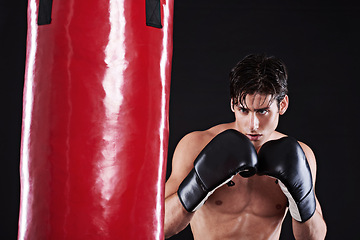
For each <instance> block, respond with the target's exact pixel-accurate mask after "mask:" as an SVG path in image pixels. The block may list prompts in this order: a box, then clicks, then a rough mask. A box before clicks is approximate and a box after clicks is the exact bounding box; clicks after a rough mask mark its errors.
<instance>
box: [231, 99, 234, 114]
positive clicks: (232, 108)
mask: <svg viewBox="0 0 360 240" xmlns="http://www.w3.org/2000/svg"><path fill="white" fill-rule="evenodd" d="M230 107H231V111H233V112H235V109H234V101H233V99H231V101H230Z"/></svg>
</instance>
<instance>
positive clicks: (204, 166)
mask: <svg viewBox="0 0 360 240" xmlns="http://www.w3.org/2000/svg"><path fill="white" fill-rule="evenodd" d="M194 135H196V134H192V136H194ZM201 135H202V136H205V138H203V139H205V140H201ZM211 138H212V136H211V135H210V136H209V134H206V132H203V133H202V134H200V140H199V139H198V140H196V139H195V141H188V140H189V137H187V138H185V139H183V140H182V141H181V143H180V144H179V145H178V147H177V150H176V151H175V152H176V153H175V154H174V156H175V159H174V162H173V163H174V165H173V166H174V169H173V173H172V176H171V177H170V178H171V179H169V181H168V182H167V185H166V189H165V197H166V199H165V235H166V237H168V236H171V235H172V234H175V233H177V232H179V231H180V230H182V229H183V228H184V227H186V225H187V224H188V223H189V222H190V220H191V218H192V216H193V212H195V211H196V210H197V209H199V208H200V207H201V206H202V205H203V204H204V203H205V201H206V200H207V199H208V197H210V195H211V194H212V193H214V191H215V190H216V189H217V188H219V187H221V186H223V185H224V184H226V183H227V182H228V181H230V180H231V179H232V178H233V177H234V176H235V175H236V174H238V173H239V174H240V175H241V176H242V177H250V176H252V175H254V174H255V173H256V164H257V155H256V151H255V148H254V146H253V144H252V143H251V142H250V140H249V139H248V138H247V137H246V136H245V135H243V134H241V133H240V132H238V131H236V130H234V129H227V130H225V131H223V132H221V133H219V134H218V135H216V136H215V137H214V138H212V139H211ZM209 139H211V141H210V142H209V143H208V144H207V145H206V146H205V147H203V145H204V143H207V142H208V141H209ZM189 143H190V144H189ZM194 146H197V147H194ZM200 149H202V150H201V152H200V154H198V152H199V151H200ZM193 156H196V158H194V157H193ZM193 159H195V161H194V160H193ZM183 165H184V166H185V167H183ZM192 166H193V167H192ZM189 169H190V170H191V171H190V172H189ZM180 181H181V183H180ZM174 191H176V192H174ZM179 203H180V204H179ZM184 210H186V211H187V212H185V211H184Z"/></svg>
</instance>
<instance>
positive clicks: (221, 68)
mask: <svg viewBox="0 0 360 240" xmlns="http://www.w3.org/2000/svg"><path fill="white" fill-rule="evenodd" d="M26 8H27V2H26V0H17V1H2V2H1V3H0V47H1V52H0V53H1V55H0V56H1V57H0V69H1V76H2V77H1V81H2V85H1V87H0V89H1V94H0V96H1V117H0V121H1V122H0V128H1V130H0V134H1V144H0V147H1V148H0V160H1V174H0V182H1V186H0V187H1V209H0V212H1V213H0V216H1V223H0V239H16V235H17V221H18V206H19V196H20V192H19V189H20V186H19V150H20V135H21V111H22V88H23V75H24V65H25V42H26ZM359 10H360V7H359V4H358V3H356V2H355V1H325V0H322V1H296V2H295V1H274V0H268V1H266V0H258V1H256V0H255V1H254V0H253V1H250V0H248V1H240V0H222V1H215V0H196V1H190V0H175V11H174V55H173V69H172V83H171V93H170V116H169V118H170V139H169V154H168V169H167V176H169V174H170V171H171V158H172V154H173V151H174V149H175V147H176V144H177V142H178V141H179V140H180V139H181V138H182V137H183V136H184V135H185V134H186V133H188V132H191V131H194V130H205V129H207V128H209V127H211V126H213V125H215V124H219V123H223V122H230V121H233V119H234V118H233V114H232V112H231V110H230V104H229V90H228V73H229V71H230V69H231V68H232V67H233V66H234V65H235V64H236V62H238V61H239V60H240V59H241V58H243V57H244V56H246V55H247V54H250V53H267V54H268V55H275V56H277V57H280V58H282V59H283V60H284V62H285V63H286V65H287V67H288V70H289V97H290V106H289V109H288V111H287V113H286V114H285V115H284V116H282V117H281V118H280V123H279V127H278V130H279V131H281V132H284V133H286V134H288V135H291V136H294V137H296V138H297V139H299V140H301V141H303V142H305V143H307V144H308V145H309V146H310V147H311V148H312V149H313V151H314V152H315V155H316V157H317V162H318V174H317V184H316V193H317V196H318V199H319V201H320V203H321V205H322V208H323V212H324V217H325V220H326V222H327V225H328V235H327V239H359V234H358V230H357V226H358V225H359V224H360V221H359V220H358V216H359V215H360V211H359V206H358V199H357V198H356V197H357V196H358V193H357V191H358V190H359V186H358V184H357V183H358V182H359V181H358V175H359V174H358V172H359V170H358V169H359V168H360V164H359V157H358V153H357V152H358V147H359V143H360V140H359V134H360V131H359V120H360V116H359V115H360V110H359V109H358V108H359V106H360V101H359V91H358V89H359V78H360V76H359V75H360V74H359V70H360V65H359V63H360V61H359V53H360V47H359V42H360V36H359V29H360V26H359V23H360V16H359V12H360V11H359ZM291 238H292V234H291V224H290V219H289V218H287V219H286V221H285V223H284V227H283V232H282V237H281V239H291ZM172 239H191V235H190V233H189V229H186V230H185V231H183V232H182V233H180V234H178V235H177V236H174V237H173V238H172Z"/></svg>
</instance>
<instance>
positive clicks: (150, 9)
mask: <svg viewBox="0 0 360 240" xmlns="http://www.w3.org/2000/svg"><path fill="white" fill-rule="evenodd" d="M146 26H150V27H156V28H162V25H161V9H160V0H146Z"/></svg>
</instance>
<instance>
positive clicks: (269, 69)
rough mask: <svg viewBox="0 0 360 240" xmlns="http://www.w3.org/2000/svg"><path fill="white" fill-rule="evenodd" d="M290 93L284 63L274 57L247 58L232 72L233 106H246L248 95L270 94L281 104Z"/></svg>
mask: <svg viewBox="0 0 360 240" xmlns="http://www.w3.org/2000/svg"><path fill="white" fill-rule="evenodd" d="M287 93H288V89H287V70H286V66H285V64H284V63H283V61H282V60H281V59H279V58H276V57H274V56H270V57H267V56H266V55H265V54H252V55H248V56H246V57H245V58H244V59H242V60H241V61H240V62H238V63H237V64H236V65H235V67H234V68H233V69H232V70H231V72H230V98H231V99H232V100H233V104H234V105H237V104H239V103H240V104H242V105H245V98H246V96H247V95H248V94H251V95H252V94H266V95H268V94H270V95H271V96H272V100H271V101H273V100H274V99H275V100H277V104H278V106H279V104H280V102H281V101H282V100H283V99H284V97H285V95H286V94H287Z"/></svg>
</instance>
